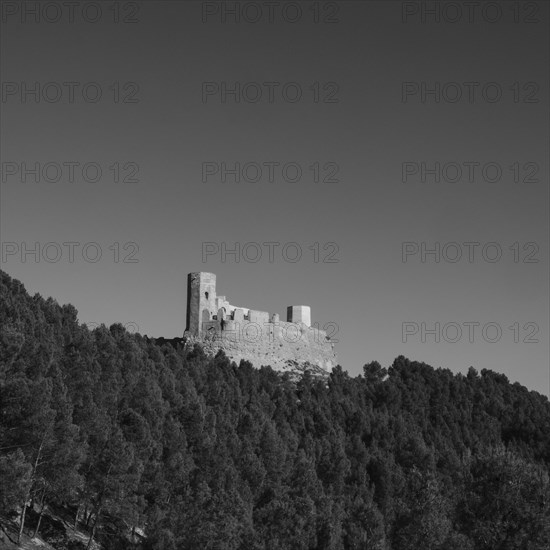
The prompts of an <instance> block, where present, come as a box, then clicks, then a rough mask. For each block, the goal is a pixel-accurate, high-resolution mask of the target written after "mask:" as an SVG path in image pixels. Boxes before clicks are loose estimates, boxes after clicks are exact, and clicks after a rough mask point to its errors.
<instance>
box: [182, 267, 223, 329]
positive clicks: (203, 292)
mask: <svg viewBox="0 0 550 550" xmlns="http://www.w3.org/2000/svg"><path fill="white" fill-rule="evenodd" d="M216 313H217V311H216V275H215V274H214V273H206V272H204V271H200V272H196V273H189V275H187V319H186V322H187V327H186V329H185V330H187V331H189V333H190V334H192V335H193V336H201V335H202V328H203V323H204V322H207V321H211V320H212V316H213V315H215V314H216Z"/></svg>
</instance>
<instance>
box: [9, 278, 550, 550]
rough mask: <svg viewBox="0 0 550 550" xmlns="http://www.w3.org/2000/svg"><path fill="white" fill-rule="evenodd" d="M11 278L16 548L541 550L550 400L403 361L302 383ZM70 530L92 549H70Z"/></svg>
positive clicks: (488, 376)
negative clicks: (83, 317)
mask: <svg viewBox="0 0 550 550" xmlns="http://www.w3.org/2000/svg"><path fill="white" fill-rule="evenodd" d="M0 274H1V280H0V293H1V294H0V302H1V304H0V323H1V333H0V524H1V525H2V532H3V533H5V534H7V535H9V538H10V539H11V540H14V541H17V538H18V537H20V536H21V537H23V538H24V537H29V536H32V535H34V534H36V535H38V536H42V537H43V538H44V540H46V541H49V543H50V544H51V545H52V546H53V547H54V548H59V549H64V548H69V549H73V548H74V549H76V548H85V547H86V546H88V547H89V548H92V547H93V548H102V549H105V550H110V549H112V550H124V549H136V550H138V549H139V550H186V549H190V550H198V549H200V550H202V549H213V550H285V549H288V550H301V549H303V550H308V549H326V550H329V549H330V550H337V549H338V550H339V549H342V550H343V549H369V550H371V549H372V550H390V549H391V550H436V549H440V550H474V549H476V550H477V549H480V550H521V549H524V550H548V548H550V483H549V467H550V404H549V402H548V399H547V398H546V397H544V396H542V395H540V394H538V393H536V392H532V391H528V390H527V389H526V388H524V387H523V386H521V385H519V384H517V383H515V384H511V383H510V382H509V381H508V379H507V378H506V377H505V376H503V375H501V374H497V373H495V372H492V371H489V370H481V372H477V371H476V370H475V369H474V368H470V370H469V371H468V373H467V374H466V375H463V374H453V373H452V372H451V371H449V370H446V369H434V368H432V367H430V366H428V365H426V364H424V363H418V362H413V361H409V360H408V359H406V358H405V357H403V356H400V357H398V358H397V359H395V361H394V362H393V364H392V365H391V366H390V367H389V368H383V367H382V366H381V365H380V364H379V363H377V362H370V363H368V364H366V365H365V366H364V368H363V374H362V375H361V376H357V377H350V376H349V375H348V374H347V373H346V371H344V370H342V369H341V368H340V367H337V368H336V369H334V371H333V372H332V373H331V374H330V375H328V376H325V377H319V376H313V375H310V374H308V373H306V374H305V375H304V376H303V377H301V378H300V379H298V380H296V379H293V378H291V377H290V376H289V375H288V374H280V373H277V372H274V371H273V370H272V369H271V368H269V367H262V368H261V369H256V368H253V367H252V366H251V365H250V364H249V363H247V362H244V361H242V362H241V364H240V365H236V364H235V363H232V362H230V361H229V360H228V359H227V358H226V357H225V356H224V355H223V354H222V353H220V354H218V355H217V356H216V357H214V358H209V357H207V356H206V355H205V354H204V352H203V350H202V349H201V348H200V347H199V346H195V347H194V348H193V349H186V348H184V347H182V346H176V347H174V346H172V345H168V344H166V343H164V344H163V345H162V346H160V345H158V343H155V341H154V340H153V339H148V338H147V337H144V336H141V335H139V334H130V333H128V332H127V331H125V330H124V328H123V327H122V326H121V325H118V324H115V325H112V326H111V327H109V328H106V327H105V326H100V327H98V328H96V329H95V330H93V331H90V330H88V328H87V327H86V326H85V325H83V324H79V322H78V319H77V311H76V309H75V308H74V307H73V306H72V305H64V306H60V305H58V304H57V302H56V301H55V300H53V299H51V298H48V299H44V298H42V297H41V296H40V295H38V294H36V295H34V296H30V295H29V294H28V293H27V292H26V290H25V288H24V287H23V285H22V284H21V283H20V282H18V281H16V280H14V279H11V278H10V277H9V276H8V275H6V274H5V273H3V272H0ZM365 355H366V356H368V349H365ZM519 367H520V366H518V368H519ZM523 368H527V367H525V366H524V367H523ZM25 503H26V505H25ZM69 525H73V526H74V527H76V528H77V529H78V530H79V531H81V532H84V533H85V534H86V538H85V539H84V540H81V541H75V540H70V538H69V537H68V535H67V534H66V532H65V531H66V528H67V527H68V526H69Z"/></svg>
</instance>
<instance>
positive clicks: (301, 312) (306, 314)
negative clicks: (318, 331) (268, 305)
mask: <svg viewBox="0 0 550 550" xmlns="http://www.w3.org/2000/svg"><path fill="white" fill-rule="evenodd" d="M286 320H287V321H288V322H289V323H304V325H306V327H310V326H311V308H310V307H309V306H288V307H287V308H286Z"/></svg>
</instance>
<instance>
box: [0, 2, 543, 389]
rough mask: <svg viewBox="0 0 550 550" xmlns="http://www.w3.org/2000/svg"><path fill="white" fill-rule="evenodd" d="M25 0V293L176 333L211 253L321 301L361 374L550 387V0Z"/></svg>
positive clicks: (296, 296) (17, 240) (20, 103)
mask: <svg viewBox="0 0 550 550" xmlns="http://www.w3.org/2000/svg"><path fill="white" fill-rule="evenodd" d="M29 4H34V3H33V2H27V3H19V2H3V3H2V9H3V12H2V28H1V31H2V32H1V59H0V61H1V73H2V74H1V80H2V102H1V105H0V106H1V124H0V126H1V138H2V139H1V151H0V152H1V157H2V181H1V187H0V191H1V210H0V214H1V226H0V228H1V241H2V256H3V257H2V269H3V270H4V271H6V272H8V273H9V274H10V275H11V276H12V277H15V278H17V279H19V280H21V281H22V282H23V283H24V284H25V286H26V287H27V290H28V291H29V292H30V293H31V294H34V293H35V292H39V293H40V294H42V295H43V296H53V297H55V298H56V299H57V300H58V302H60V303H66V302H70V303H72V304H73V305H75V307H76V308H77V309H78V311H79V317H80V319H81V321H82V322H87V323H90V324H92V323H100V322H105V323H106V324H110V323H112V322H115V321H118V322H122V323H123V324H128V327H129V328H130V329H131V330H138V331H139V332H141V333H143V334H147V335H149V336H165V337H173V336H180V335H181V334H182V332H183V330H184V328H185V326H184V325H185V301H186V277H187V273H188V272H191V271H210V272H214V273H216V274H217V279H218V293H219V294H225V295H226V296H227V298H228V299H229V300H230V302H231V303H234V304H239V305H243V306H245V307H252V308H253V309H259V310H266V311H270V312H277V313H280V314H281V316H282V317H284V315H285V312H286V306H288V305H292V304H306V305H309V306H311V311H312V318H313V322H316V323H318V324H319V326H320V327H321V328H323V326H326V327H327V328H328V330H329V332H331V333H333V332H335V331H336V333H335V334H334V337H335V338H337V339H338V344H337V346H336V349H337V352H338V354H339V359H340V362H341V364H342V366H343V367H344V368H345V369H346V370H348V371H349V372H350V374H352V375H356V374H359V373H360V372H361V371H362V366H363V365H364V364H365V363H367V362H369V361H372V360H378V361H379V362H380V363H381V364H382V365H384V366H387V365H389V364H391V362H392V361H393V359H394V358H395V357H396V356H398V355H400V354H403V355H405V356H407V357H409V358H410V359H414V360H418V361H424V362H426V363H428V364H431V365H432V366H434V367H439V366H441V367H447V368H450V369H452V370H453V371H455V372H458V371H461V372H465V371H466V370H467V369H468V367H469V366H471V365H472V366H474V367H475V368H477V369H478V370H481V369H483V368H489V369H493V370H496V371H498V372H502V373H504V374H506V375H507V376H508V377H509V378H510V380H511V381H518V382H520V383H521V384H524V385H526V386H527V387H529V388H530V389H536V390H538V391H540V392H541V393H545V394H548V393H549V391H550V390H549V368H550V367H549V347H548V341H549V338H548V334H549V321H548V313H549V286H548V281H549V264H548V246H549V242H548V233H549V185H548V184H549V181H548V151H549V139H548V138H549V135H548V133H549V102H548V85H549V74H548V71H549V67H550V59H549V36H548V34H549V30H548V29H549V25H548V22H549V5H548V3H546V2H538V3H537V2H534V3H530V5H531V7H530V8H529V9H527V8H525V7H524V6H522V5H521V4H518V3H516V2H512V1H502V2H493V3H487V2H479V3H477V4H479V6H478V7H477V8H476V7H475V6H474V7H471V8H467V4H468V3H463V2H454V3H452V4H454V5H455V6H459V8H460V10H461V11H456V10H457V8H454V9H455V11H454V12H453V11H452V10H451V9H450V8H449V9H447V10H446V11H442V9H441V8H440V11H439V13H438V16H439V21H436V20H435V18H436V16H434V15H431V14H430V13H425V12H423V8H424V7H425V6H424V4H425V3H424V2H422V3H420V2H400V1H389V2H373V1H365V2H360V1H354V2H352V1H341V2H323V1H321V2H313V1H308V0H303V1H301V2H283V1H282V0H280V1H279V2H275V3H272V7H271V8H270V7H269V6H268V5H266V4H265V3H262V2H248V3H247V2H226V3H225V4H224V5H225V6H229V7H231V6H233V5H234V6H236V8H237V10H238V12H239V17H240V20H239V21H235V15H233V14H232V13H231V11H229V12H228V13H227V12H224V11H223V9H222V7H221V5H220V4H219V3H218V2H199V1H184V2H177V1H171V2H162V1H160V2H157V1H155V2H152V1H149V2H120V3H116V2H115V3H113V2H99V3H95V4H94V3H93V2H92V3H90V2H88V3H79V4H78V5H77V6H76V7H74V11H72V12H69V8H68V7H67V6H66V5H65V4H63V3H62V2H60V3H57V2H50V3H49V4H51V5H53V7H50V8H49V10H50V11H48V12H44V11H43V12H42V13H40V14H39V16H40V20H39V21H36V16H35V15H33V13H32V9H31V8H30V7H29ZM470 4H471V3H470ZM474 4H475V3H474ZM487 4H492V5H493V7H490V6H489V7H487ZM85 5H88V7H85ZM245 5H246V6H247V7H246V8H245ZM494 5H497V6H500V12H499V10H498V9H496V8H495V7H494ZM56 6H57V8H58V9H57V8H56ZM96 6H99V7H100V8H101V9H100V11H98V10H97V7H96ZM296 6H298V8H297V7H296ZM485 8H486V9H485ZM468 9H470V11H468ZM25 10H26V11H25ZM316 18H317V19H318V22H316ZM57 19H59V20H57ZM255 19H258V21H256V22H255ZM453 20H456V21H455V22H453ZM117 21H118V22H117ZM71 83H72V84H71ZM33 90H34V91H35V92H33ZM232 90H233V91H236V93H237V95H235V93H232ZM99 93H100V94H101V97H100V98H99V96H98V94H99ZM299 93H301V97H299V95H297V94H299ZM36 94H38V95H36ZM236 97H237V98H238V99H239V101H238V102H237V101H236ZM36 163H38V170H39V172H38V173H37V174H36V175H34V174H33V173H32V170H34V169H35V168H36V166H35V165H36ZM87 163H88V164H87ZM236 163H239V165H240V181H239V182H236V181H235V176H234V174H233V173H232V172H231V169H234V168H235V166H236ZM247 163H248V164H247ZM84 165H86V168H85V169H83V166H84ZM98 168H99V169H100V170H101V174H99V172H98ZM258 169H259V170H260V171H258ZM72 170H74V172H72ZM298 170H301V175H300V173H299V172H298ZM434 170H435V171H436V172H437V174H434ZM437 176H439V178H437ZM436 179H439V181H436ZM36 180H38V181H36ZM95 180H97V181H95ZM294 180H296V181H294ZM35 243H38V247H39V248H38V256H37V255H34V254H33V253H32V249H34V248H35V247H36V246H37V245H36V244H35ZM48 243H54V244H48ZM63 243H75V244H72V245H71V244H63ZM93 243H95V244H93ZM117 243H118V244H117ZM204 243H210V244H208V245H205V244H204ZM223 243H225V244H223ZM236 243H238V244H237V245H236ZM247 243H248V244H247ZM263 243H279V244H273V245H265V244H263ZM293 243H295V244H293ZM404 243H406V244H404ZM464 243H477V244H464ZM205 246H206V248H205ZM235 246H239V247H240V255H239V261H238V262H237V261H236V259H235V255H234V254H230V253H227V254H223V252H224V251H227V250H228V249H229V250H230V249H235ZM270 247H271V250H272V251H273V256H272V257H271V258H270V254H269V252H270ZM438 247H439V248H438ZM298 249H299V250H300V251H301V254H302V256H301V258H299V259H297V261H293V260H294V259H295V257H296V253H297V250H298ZM430 250H435V253H431V254H430V253H429V251H430ZM71 251H72V253H71ZM98 251H101V257H100V258H98V259H97V261H94V259H95V258H96V255H97V253H98ZM258 251H259V252H261V256H259V257H257V254H258ZM205 252H206V254H204V253H205ZM457 254H461V256H460V257H458V256H457ZM499 254H500V257H499ZM256 259H257V261H254V260H256ZM71 260H72V261H71ZM117 260H118V261H117ZM329 260H332V261H329ZM434 331H435V333H434ZM499 331H500V333H499ZM436 339H438V340H439V341H438V342H437V341H436Z"/></svg>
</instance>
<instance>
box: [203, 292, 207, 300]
mask: <svg viewBox="0 0 550 550" xmlns="http://www.w3.org/2000/svg"><path fill="white" fill-rule="evenodd" d="M204 297H205V298H206V299H207V300H208V292H205V293H204Z"/></svg>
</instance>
